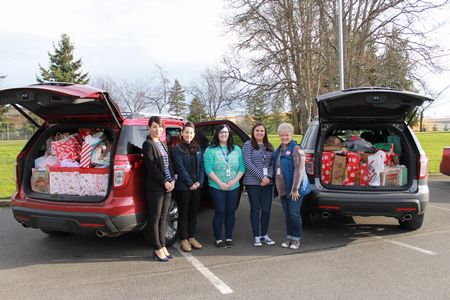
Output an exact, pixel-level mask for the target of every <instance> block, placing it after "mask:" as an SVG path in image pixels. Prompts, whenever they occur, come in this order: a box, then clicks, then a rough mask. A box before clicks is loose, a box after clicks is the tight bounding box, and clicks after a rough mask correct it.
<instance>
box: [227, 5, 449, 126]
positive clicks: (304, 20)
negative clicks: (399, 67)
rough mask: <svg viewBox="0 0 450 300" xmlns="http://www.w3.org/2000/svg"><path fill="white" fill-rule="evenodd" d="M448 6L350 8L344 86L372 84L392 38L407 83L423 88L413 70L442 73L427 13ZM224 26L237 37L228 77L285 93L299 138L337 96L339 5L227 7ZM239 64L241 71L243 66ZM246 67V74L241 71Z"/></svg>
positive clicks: (228, 59)
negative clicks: (329, 96) (326, 96)
mask: <svg viewBox="0 0 450 300" xmlns="http://www.w3.org/2000/svg"><path fill="white" fill-rule="evenodd" d="M447 2H448V0H440V1H433V2H431V1H421V0H410V1H404V0H359V1H356V0H349V1H345V7H344V14H345V20H344V21H345V22H344V35H345V43H344V44H345V50H346V54H345V66H344V69H345V78H346V80H345V81H346V86H349V87H354V86H361V85H369V84H371V83H375V84H376V83H377V82H374V81H373V80H372V81H371V79H373V77H371V76H372V74H373V70H374V69H378V68H379V67H380V65H381V62H380V57H379V56H380V53H382V52H384V50H383V49H386V48H387V47H390V44H389V43H388V42H387V41H388V38H389V37H390V36H391V34H392V32H393V30H394V29H395V32H396V34H397V37H396V38H397V40H398V41H399V42H401V43H402V45H403V48H404V49H403V50H402V51H406V52H408V56H409V59H410V60H409V61H410V62H411V64H410V65H409V69H408V76H409V77H410V78H411V79H412V80H415V81H417V82H419V83H421V81H420V78H418V76H415V74H416V72H415V69H414V68H415V67H416V66H418V65H419V64H421V65H426V66H427V67H431V68H436V67H437V66H436V64H434V61H433V59H432V58H433V56H432V53H433V50H434V49H436V46H435V45H431V44H429V42H427V40H426V33H427V30H426V29H424V28H420V27H419V25H420V24H421V23H420V22H419V21H420V18H421V17H422V16H423V14H424V13H426V12H428V11H432V10H435V9H437V8H440V7H443V6H444V5H446V4H447ZM227 3H228V4H229V7H230V10H231V12H232V13H231V16H230V17H229V18H227V20H226V22H227V25H228V27H229V29H230V31H232V32H233V34H235V35H236V36H237V42H236V44H235V45H234V47H233V51H234V52H233V53H232V55H230V56H229V57H228V58H227V59H226V60H225V61H226V64H227V66H228V68H229V76H230V77H231V78H234V79H237V80H240V81H241V82H243V83H245V84H247V86H248V87H249V88H263V89H265V90H267V91H269V92H272V93H280V92H285V93H286V95H287V96H288V99H289V103H290V110H291V112H292V119H293V123H294V127H295V129H296V131H297V132H304V131H305V130H306V128H307V126H308V124H309V121H310V120H311V118H312V116H314V115H316V114H317V111H316V107H315V105H312V103H313V100H314V98H315V97H316V96H317V95H318V94H321V93H323V92H327V91H331V90H335V89H337V88H338V59H337V58H338V52H337V46H336V45H337V14H336V1H335V0H228V1H227ZM230 57H231V58H230ZM238 62H240V64H239V63H238ZM243 66H245V67H243Z"/></svg>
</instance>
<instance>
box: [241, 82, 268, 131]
mask: <svg viewBox="0 0 450 300" xmlns="http://www.w3.org/2000/svg"><path fill="white" fill-rule="evenodd" d="M246 112H247V116H248V118H249V121H250V122H251V123H253V124H255V123H256V122H263V123H265V122H267V120H268V118H267V116H268V114H267V101H266V99H265V96H264V92H263V90H261V89H259V90H257V91H256V93H254V94H253V95H250V96H249V97H248V99H247V107H246Z"/></svg>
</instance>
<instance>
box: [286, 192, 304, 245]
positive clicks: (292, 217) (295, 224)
mask: <svg viewBox="0 0 450 300" xmlns="http://www.w3.org/2000/svg"><path fill="white" fill-rule="evenodd" d="M302 202H303V197H302V196H301V197H300V198H299V199H298V200H297V201H292V199H291V197H286V196H283V197H281V206H282V207H283V211H284V217H285V218H286V231H287V239H291V240H293V241H299V240H300V237H301V235H302V216H301V215H300V209H301V207H302Z"/></svg>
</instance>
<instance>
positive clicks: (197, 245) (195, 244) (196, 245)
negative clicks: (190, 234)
mask: <svg viewBox="0 0 450 300" xmlns="http://www.w3.org/2000/svg"><path fill="white" fill-rule="evenodd" d="M189 244H191V246H192V248H194V249H202V248H203V246H202V244H200V243H199V242H198V241H197V240H196V239H195V238H190V239H189Z"/></svg>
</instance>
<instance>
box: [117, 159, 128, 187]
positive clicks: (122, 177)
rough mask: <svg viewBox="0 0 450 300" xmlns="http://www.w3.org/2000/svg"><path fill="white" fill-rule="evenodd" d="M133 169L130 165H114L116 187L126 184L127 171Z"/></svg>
mask: <svg viewBox="0 0 450 300" xmlns="http://www.w3.org/2000/svg"><path fill="white" fill-rule="evenodd" d="M130 169H131V166H130V165H128V164H127V165H114V187H121V186H123V185H124V184H125V181H126V179H127V173H129V171H130Z"/></svg>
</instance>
